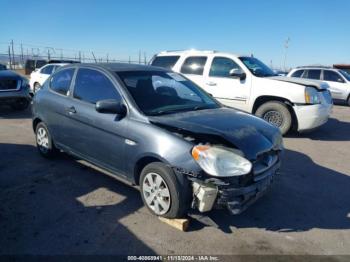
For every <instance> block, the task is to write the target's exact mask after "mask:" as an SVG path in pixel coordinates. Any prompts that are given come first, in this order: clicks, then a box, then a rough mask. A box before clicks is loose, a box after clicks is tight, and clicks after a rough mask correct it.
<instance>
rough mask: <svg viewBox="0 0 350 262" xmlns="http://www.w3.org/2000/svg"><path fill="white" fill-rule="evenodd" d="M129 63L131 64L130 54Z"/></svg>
mask: <svg viewBox="0 0 350 262" xmlns="http://www.w3.org/2000/svg"><path fill="white" fill-rule="evenodd" d="M129 64H131V58H130V56H129Z"/></svg>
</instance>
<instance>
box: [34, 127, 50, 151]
mask: <svg viewBox="0 0 350 262" xmlns="http://www.w3.org/2000/svg"><path fill="white" fill-rule="evenodd" d="M36 142H37V144H38V146H39V148H40V150H41V151H42V152H44V153H45V152H47V151H48V150H49V136H48V134H47V131H46V129H45V128H43V127H40V128H39V129H38V131H37V133H36Z"/></svg>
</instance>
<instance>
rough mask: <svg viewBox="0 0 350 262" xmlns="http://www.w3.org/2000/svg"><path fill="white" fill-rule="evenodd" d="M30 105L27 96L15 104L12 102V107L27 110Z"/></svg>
mask: <svg viewBox="0 0 350 262" xmlns="http://www.w3.org/2000/svg"><path fill="white" fill-rule="evenodd" d="M28 106H29V101H28V100H27V99H25V98H22V99H19V100H17V101H16V103H15V104H12V105H11V107H12V108H13V109H14V110H25V109H27V108H28Z"/></svg>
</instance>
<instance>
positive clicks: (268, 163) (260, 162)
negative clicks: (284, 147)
mask: <svg viewBox="0 0 350 262" xmlns="http://www.w3.org/2000/svg"><path fill="white" fill-rule="evenodd" d="M278 160H279V156H278V152H277V151H273V150H272V151H269V152H265V153H263V154H260V155H259V156H258V158H257V159H256V160H255V161H254V162H253V174H254V176H253V179H254V182H256V181H259V180H261V179H263V178H265V177H266V176H268V175H269V172H267V171H268V170H269V169H271V168H272V167H273V166H274V165H275V164H276V163H277V162H278Z"/></svg>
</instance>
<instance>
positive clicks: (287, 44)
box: [283, 37, 290, 71]
mask: <svg viewBox="0 0 350 262" xmlns="http://www.w3.org/2000/svg"><path fill="white" fill-rule="evenodd" d="M289 42H290V38H289V37H288V38H287V40H286V41H285V42H284V59H283V69H284V71H287V68H286V61H287V51H288V47H289Z"/></svg>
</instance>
